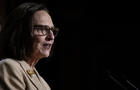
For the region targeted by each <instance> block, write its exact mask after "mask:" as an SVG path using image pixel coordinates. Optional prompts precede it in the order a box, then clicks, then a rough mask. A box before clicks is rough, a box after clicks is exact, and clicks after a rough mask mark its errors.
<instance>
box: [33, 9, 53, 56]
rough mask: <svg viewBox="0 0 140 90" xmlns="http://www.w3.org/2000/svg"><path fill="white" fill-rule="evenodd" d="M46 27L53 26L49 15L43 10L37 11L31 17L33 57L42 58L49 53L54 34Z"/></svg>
mask: <svg viewBox="0 0 140 90" xmlns="http://www.w3.org/2000/svg"><path fill="white" fill-rule="evenodd" d="M48 27H50V28H51V27H54V25H53V22H52V19H51V17H50V15H49V14H48V13H47V12H46V11H44V10H40V11H37V12H36V13H35V14H34V17H33V37H34V43H33V56H35V57H38V58H43V57H48V56H49V54H50V51H51V47H52V44H53V43H54V34H53V32H52V31H51V30H49V29H48ZM43 33H45V34H43Z"/></svg>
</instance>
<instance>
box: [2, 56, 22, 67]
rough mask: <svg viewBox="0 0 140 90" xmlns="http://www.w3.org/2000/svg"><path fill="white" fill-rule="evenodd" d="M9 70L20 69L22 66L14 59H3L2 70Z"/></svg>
mask: <svg viewBox="0 0 140 90" xmlns="http://www.w3.org/2000/svg"><path fill="white" fill-rule="evenodd" d="M4 67H5V68H9V69H15V68H19V67H20V64H19V63H18V62H17V61H16V60H14V59H10V58H7V59H3V60H1V61H0V68H4Z"/></svg>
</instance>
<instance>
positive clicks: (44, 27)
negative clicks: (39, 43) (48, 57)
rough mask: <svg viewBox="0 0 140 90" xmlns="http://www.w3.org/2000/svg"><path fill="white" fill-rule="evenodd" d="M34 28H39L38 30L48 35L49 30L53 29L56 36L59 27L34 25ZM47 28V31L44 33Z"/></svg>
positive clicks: (43, 34)
mask: <svg viewBox="0 0 140 90" xmlns="http://www.w3.org/2000/svg"><path fill="white" fill-rule="evenodd" d="M33 30H37V32H39V31H41V33H42V35H41V36H45V35H48V31H50V30H51V31H52V32H53V34H54V37H56V36H57V35H58V32H59V28H56V27H49V26H48V25H33ZM44 30H45V33H44Z"/></svg>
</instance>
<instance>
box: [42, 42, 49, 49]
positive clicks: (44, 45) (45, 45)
mask: <svg viewBox="0 0 140 90" xmlns="http://www.w3.org/2000/svg"><path fill="white" fill-rule="evenodd" d="M43 47H44V48H46V49H49V48H50V47H51V44H47V43H45V44H43Z"/></svg>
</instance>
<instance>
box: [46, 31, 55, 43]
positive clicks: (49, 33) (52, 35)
mask: <svg viewBox="0 0 140 90" xmlns="http://www.w3.org/2000/svg"><path fill="white" fill-rule="evenodd" d="M46 40H47V41H50V40H54V34H53V32H52V31H51V30H50V31H49V32H48V35H47V36H46Z"/></svg>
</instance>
